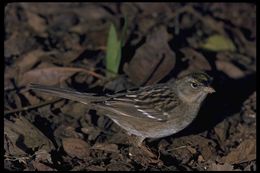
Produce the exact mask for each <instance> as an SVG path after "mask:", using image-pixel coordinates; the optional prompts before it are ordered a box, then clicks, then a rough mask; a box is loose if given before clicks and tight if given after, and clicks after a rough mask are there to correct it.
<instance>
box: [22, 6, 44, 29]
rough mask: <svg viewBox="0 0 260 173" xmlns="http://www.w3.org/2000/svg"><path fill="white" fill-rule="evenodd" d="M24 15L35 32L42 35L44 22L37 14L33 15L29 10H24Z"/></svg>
mask: <svg viewBox="0 0 260 173" xmlns="http://www.w3.org/2000/svg"><path fill="white" fill-rule="evenodd" d="M25 13H26V15H27V17H28V19H29V20H28V24H29V25H30V26H31V27H32V28H33V29H34V30H35V31H37V32H39V33H43V32H44V31H45V30H46V26H47V25H46V22H45V20H44V19H43V18H42V17H40V16H39V15H37V13H33V12H31V11H29V10H25Z"/></svg>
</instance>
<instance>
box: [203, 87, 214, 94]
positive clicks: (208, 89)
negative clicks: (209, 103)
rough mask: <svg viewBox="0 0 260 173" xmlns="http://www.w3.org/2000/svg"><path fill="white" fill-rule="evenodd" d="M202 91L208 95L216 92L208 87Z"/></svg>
mask: <svg viewBox="0 0 260 173" xmlns="http://www.w3.org/2000/svg"><path fill="white" fill-rule="evenodd" d="M204 90H205V91H206V92H208V93H214V92H216V90H214V89H213V88H212V87H210V86H208V87H205V88H204Z"/></svg>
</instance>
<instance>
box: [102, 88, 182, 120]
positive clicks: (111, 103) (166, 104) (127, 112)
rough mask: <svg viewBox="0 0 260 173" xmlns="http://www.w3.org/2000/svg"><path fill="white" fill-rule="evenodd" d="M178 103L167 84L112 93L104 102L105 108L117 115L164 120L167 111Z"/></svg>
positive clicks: (166, 116) (166, 117)
mask: <svg viewBox="0 0 260 173" xmlns="http://www.w3.org/2000/svg"><path fill="white" fill-rule="evenodd" d="M179 103H180V100H179V99H178V98H177V96H176V94H175V93H174V91H173V90H172V89H171V88H169V86H168V85H165V84H164V85H162V84H158V85H156V86H151V87H144V88H142V89H140V90H137V91H128V92H127V93H126V94H118V95H114V97H112V98H111V99H110V100H107V101H105V102H104V104H105V106H106V107H107V108H106V109H107V110H110V111H112V112H114V113H116V114H118V115H123V116H130V117H136V118H146V119H149V120H155V121H166V120H167V119H168V112H169V111H170V110H172V109H174V108H175V107H176V105H178V104H179Z"/></svg>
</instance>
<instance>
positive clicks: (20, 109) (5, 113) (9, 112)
mask: <svg viewBox="0 0 260 173" xmlns="http://www.w3.org/2000/svg"><path fill="white" fill-rule="evenodd" d="M60 100H62V99H61V98H59V99H55V100H50V101H46V102H43V103H39V104H36V105H30V106H26V107H22V108H17V109H13V110H10V111H5V112H4V115H8V114H12V113H16V112H23V111H27V110H30V109H35V108H38V107H42V106H45V105H48V104H52V103H56V102H58V101H60Z"/></svg>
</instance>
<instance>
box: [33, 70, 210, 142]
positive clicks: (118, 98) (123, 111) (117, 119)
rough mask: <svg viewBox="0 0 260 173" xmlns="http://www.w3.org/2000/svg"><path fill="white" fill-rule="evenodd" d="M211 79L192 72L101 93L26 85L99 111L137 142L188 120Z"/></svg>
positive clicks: (161, 134)
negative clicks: (147, 83) (119, 90)
mask: <svg viewBox="0 0 260 173" xmlns="http://www.w3.org/2000/svg"><path fill="white" fill-rule="evenodd" d="M212 80H213V78H212V77H210V76H209V75H208V74H206V73H205V72H193V73H189V74H187V75H184V76H182V77H179V78H177V79H176V80H174V81H173V82H168V83H158V84H154V85H150V86H143V87H139V88H137V89H134V90H126V91H124V92H118V93H114V94H105V95H103V96H100V95H98V94H95V93H82V92H78V91H75V90H72V89H65V88H59V87H54V86H46V85H40V84H30V86H29V88H30V89H32V90H35V91H40V92H44V93H48V94H51V95H53V96H57V97H61V98H65V99H69V100H73V101H78V102H81V103H83V104H87V105H91V108H93V109H96V110H101V111H103V112H104V113H105V116H107V117H109V118H110V119H111V120H112V121H113V122H114V123H116V124H117V125H118V126H120V127H121V128H123V129H124V130H125V131H126V132H127V134H128V135H133V136H134V137H135V144H136V145H137V146H141V145H142V143H143V141H144V140H145V139H146V138H156V139H157V138H163V137H166V136H170V135H172V134H175V133H177V132H179V131H181V130H183V129H184V128H186V127H187V126H188V125H189V124H191V122H193V120H194V119H195V118H196V116H197V114H198V111H199V110H200V107H201V105H202V103H203V101H204V100H205V98H206V96H207V95H208V94H211V93H214V92H215V90H214V89H213V88H212V87H211V86H210V84H211V83H212Z"/></svg>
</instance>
